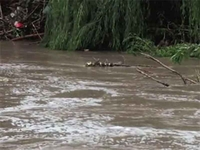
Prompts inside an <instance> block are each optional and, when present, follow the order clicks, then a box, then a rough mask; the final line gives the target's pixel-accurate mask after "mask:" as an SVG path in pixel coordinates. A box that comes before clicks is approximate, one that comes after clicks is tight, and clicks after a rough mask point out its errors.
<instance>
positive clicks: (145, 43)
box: [123, 35, 156, 54]
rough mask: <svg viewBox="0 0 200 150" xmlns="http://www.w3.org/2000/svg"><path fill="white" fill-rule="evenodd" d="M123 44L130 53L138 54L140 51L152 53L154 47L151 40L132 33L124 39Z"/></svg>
mask: <svg viewBox="0 0 200 150" xmlns="http://www.w3.org/2000/svg"><path fill="white" fill-rule="evenodd" d="M123 45H124V48H125V49H126V52H128V53H131V54H138V53H140V52H146V53H153V52H155V49H156V47H155V46H154V44H153V42H152V41H150V40H148V39H144V38H140V37H138V36H137V35H132V36H129V37H128V38H126V39H124V40H123Z"/></svg>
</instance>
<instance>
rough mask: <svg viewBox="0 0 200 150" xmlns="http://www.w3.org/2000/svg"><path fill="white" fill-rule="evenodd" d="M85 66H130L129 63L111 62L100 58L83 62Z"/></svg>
mask: <svg viewBox="0 0 200 150" xmlns="http://www.w3.org/2000/svg"><path fill="white" fill-rule="evenodd" d="M85 66H86V67H119V66H122V67H130V65H127V64H123V63H122V62H117V63H112V62H101V61H100V60H96V61H95V62H87V63H86V64H85Z"/></svg>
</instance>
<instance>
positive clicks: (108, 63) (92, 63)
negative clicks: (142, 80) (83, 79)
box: [85, 53, 200, 87]
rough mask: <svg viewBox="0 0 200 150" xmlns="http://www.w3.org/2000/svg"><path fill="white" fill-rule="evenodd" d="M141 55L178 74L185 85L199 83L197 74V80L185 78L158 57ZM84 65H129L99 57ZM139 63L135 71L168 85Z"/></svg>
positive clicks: (167, 85) (166, 85)
mask: <svg viewBox="0 0 200 150" xmlns="http://www.w3.org/2000/svg"><path fill="white" fill-rule="evenodd" d="M141 54H142V55H143V56H145V57H146V58H148V59H151V60H153V61H155V62H157V63H158V64H159V65H161V66H162V67H164V68H165V69H167V70H169V71H171V72H172V73H174V74H176V75H178V76H179V77H180V78H181V79H182V81H183V83H184V84H185V85H186V84H187V81H189V82H190V83H192V84H198V83H199V80H200V77H199V76H198V78H197V79H198V80H197V81H194V80H192V79H189V78H186V77H184V76H183V75H181V74H180V73H179V72H177V71H176V70H174V69H172V68H170V67H169V66H167V65H165V64H164V63H162V62H161V61H159V60H158V59H156V58H154V57H153V56H150V55H148V54H144V53H141ZM85 66H86V67H114V66H122V67H131V66H130V65H127V64H124V63H122V62H118V63H110V62H107V61H106V62H101V61H100V60H99V59H95V61H94V62H87V63H86V64H85ZM141 67H142V66H141V65H137V66H136V71H137V72H139V73H140V74H142V75H144V76H146V77H148V78H150V79H152V80H153V81H156V82H157V83H159V84H162V85H164V86H165V87H169V86H170V85H169V84H168V83H165V82H163V81H160V80H158V79H156V78H155V77H153V76H151V75H149V74H148V73H146V72H147V71H146V70H144V69H141ZM143 67H147V66H143ZM149 67H151V66H148V68H149Z"/></svg>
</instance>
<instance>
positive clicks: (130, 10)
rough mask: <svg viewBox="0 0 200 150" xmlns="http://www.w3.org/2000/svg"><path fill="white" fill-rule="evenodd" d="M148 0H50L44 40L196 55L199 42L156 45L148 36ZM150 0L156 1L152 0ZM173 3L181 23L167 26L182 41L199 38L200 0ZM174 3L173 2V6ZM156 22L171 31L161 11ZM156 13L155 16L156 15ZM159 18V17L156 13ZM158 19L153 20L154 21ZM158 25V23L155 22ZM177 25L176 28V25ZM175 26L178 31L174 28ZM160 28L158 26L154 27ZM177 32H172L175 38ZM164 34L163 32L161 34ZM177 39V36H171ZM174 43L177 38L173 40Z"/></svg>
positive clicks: (72, 46) (61, 45)
mask: <svg viewBox="0 0 200 150" xmlns="http://www.w3.org/2000/svg"><path fill="white" fill-rule="evenodd" d="M150 2H151V1H150V0H49V4H48V13H47V20H46V28H45V37H44V43H45V44H46V46H48V47H50V48H52V49H62V50H77V49H88V48H89V49H98V48H102V47H103V48H107V49H112V50H123V51H127V52H128V53H134V54H136V53H138V52H147V53H153V54H156V55H158V56H169V57H171V56H173V57H172V60H173V61H175V62H180V61H181V60H182V59H184V58H186V57H188V56H195V57H199V53H200V52H199V45H197V44H196V45H195V44H194V45H188V44H187V45H184V44H178V45H175V46H170V47H166V48H163V49H161V50H160V49H159V50H158V49H157V48H156V47H155V46H154V44H153V42H151V41H150V40H149V39H148V37H153V36H155V34H158V33H155V32H154V33H150V32H149V28H150V26H151V25H150V23H149V21H148V16H149V15H150V13H151V10H153V9H154V8H151V7H150V5H149V4H150ZM152 3H159V1H155V2H152ZM170 5H172V7H176V8H179V7H180V6H181V8H180V12H182V14H181V15H182V18H181V19H182V22H181V23H182V24H178V25H176V24H175V23H173V22H170V21H169V22H170V27H171V28H172V29H173V30H176V33H175V34H178V36H179V34H181V36H180V37H181V39H179V40H178V41H179V42H180V41H183V42H184V40H185V38H189V39H190V42H194V43H199V41H200V15H199V14H200V9H199V8H200V0H182V2H181V1H175V0H174V1H173V0H172V1H171V2H170ZM174 5H176V6H174ZM158 14H161V16H162V17H161V18H160V19H159V20H158V22H162V28H160V29H163V31H162V32H163V33H160V34H161V35H163V34H165V33H166V32H169V33H170V34H169V35H170V36H174V31H172V30H171V29H168V28H167V27H166V28H165V27H164V25H169V22H167V23H165V24H164V18H165V16H163V14H164V13H163V12H158ZM155 17H156V16H155ZM158 18H159V17H158ZM156 23H157V22H154V25H156ZM156 27H157V26H156ZM179 27H180V29H177V28H179ZM177 30H178V31H177ZM156 31H159V32H161V30H156ZM178 36H174V37H175V38H176V37H178ZM164 37H165V36H164ZM173 40H175V41H177V40H176V39H173ZM174 43H176V42H174Z"/></svg>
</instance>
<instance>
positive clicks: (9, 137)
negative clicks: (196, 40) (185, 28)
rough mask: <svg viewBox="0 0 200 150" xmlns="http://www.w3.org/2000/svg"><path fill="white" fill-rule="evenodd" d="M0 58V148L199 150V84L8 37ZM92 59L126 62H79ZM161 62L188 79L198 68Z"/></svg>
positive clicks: (155, 69)
mask: <svg viewBox="0 0 200 150" xmlns="http://www.w3.org/2000/svg"><path fill="white" fill-rule="evenodd" d="M0 58H1V63H0V149H4V150H27V149H31V150H37V149H38V150H54V149H55V150H66V149H67V150H71V149H74V150H82V149H85V150H88V149H91V150H95V149H100V150H133V149H136V150H137V149H141V150H145V149H146V150H156V149H163V150H171V149H187V150H199V147H200V86H199V85H189V86H184V85H183V83H182V81H181V79H180V78H179V77H178V76H176V75H173V74H171V73H170V72H169V71H167V70H166V69H163V68H162V67H160V66H158V65H157V64H155V63H154V62H152V61H151V60H147V59H145V58H142V57H134V56H130V55H124V54H117V53H105V52H104V53H100V52H76V53H75V52H73V53H72V52H71V53H66V52H60V51H50V50H46V49H42V48H40V47H38V46H33V45H29V44H22V43H15V44H13V43H9V42H1V43H0ZM93 58H100V59H101V60H102V61H105V60H106V59H107V60H108V61H112V62H118V61H125V62H126V63H127V64H129V65H132V67H113V68H98V67H94V68H86V67H84V64H85V63H86V62H87V61H93ZM161 61H163V62H164V63H166V64H167V65H169V66H171V67H173V68H174V69H176V70H178V71H179V72H181V73H182V74H184V75H186V76H187V77H191V78H192V76H193V74H194V70H198V69H200V62H199V60H195V59H194V60H189V61H187V62H185V63H184V64H183V65H173V64H171V63H170V62H169V61H168V60H167V59H161ZM137 65H140V66H143V65H144V69H145V70H146V71H147V72H148V73H150V74H151V75H154V76H156V77H157V78H158V79H160V80H162V81H165V82H167V83H169V84H170V87H167V88H166V87H163V86H162V85H161V84H158V83H156V82H154V81H152V80H151V79H148V78H146V77H144V76H143V75H141V74H139V73H138V72H137V71H136V68H135V67H134V66H137ZM145 65H150V67H145Z"/></svg>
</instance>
